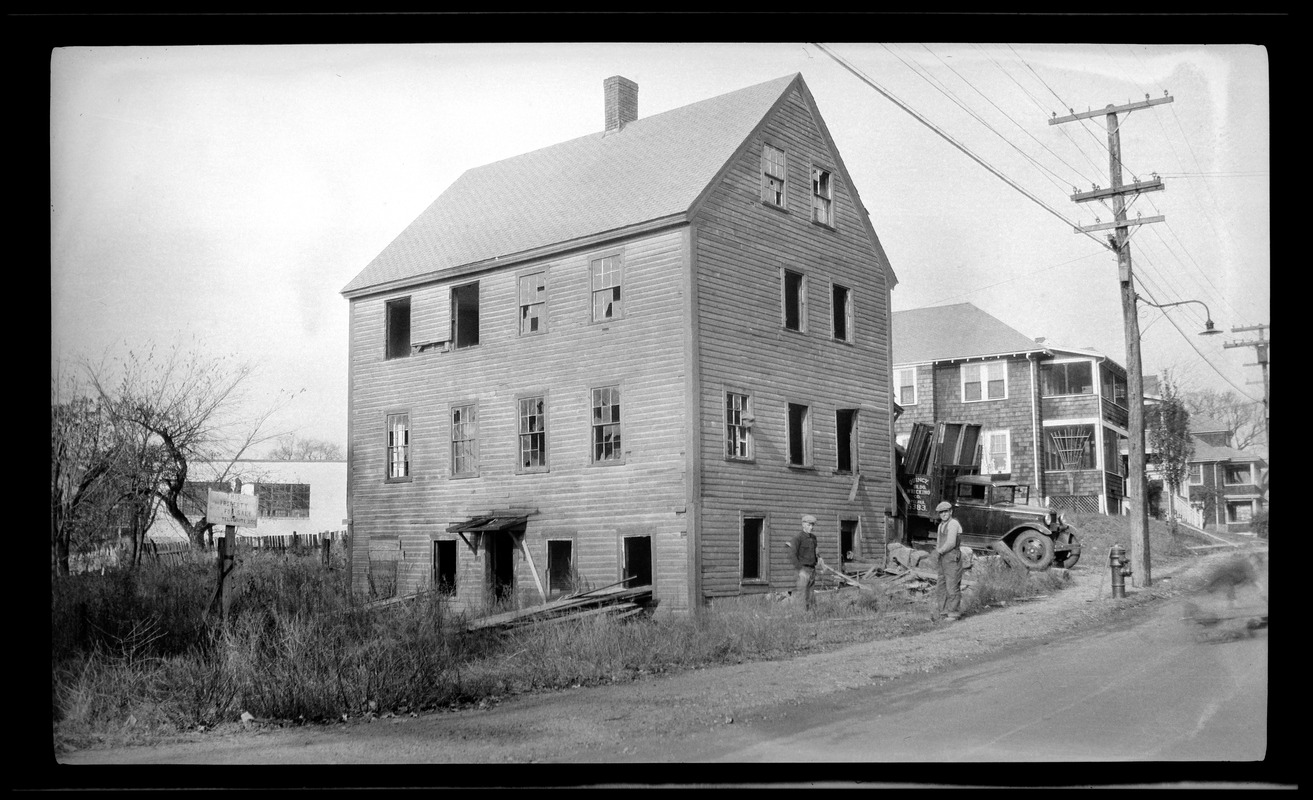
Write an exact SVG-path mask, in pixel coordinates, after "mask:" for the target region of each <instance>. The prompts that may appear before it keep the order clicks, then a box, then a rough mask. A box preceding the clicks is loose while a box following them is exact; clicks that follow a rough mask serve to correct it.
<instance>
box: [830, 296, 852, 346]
mask: <svg viewBox="0 0 1313 800" xmlns="http://www.w3.org/2000/svg"><path fill="white" fill-rule="evenodd" d="M832 294H833V298H832V300H833V302H832V303H831V309H832V313H833V314H834V338H835V339H837V340H838V341H841V342H847V341H849V340H850V339H851V338H852V329H853V304H852V292H850V291H848V287H846V286H839V285H838V284H835V285H834V291H833V293H832Z"/></svg>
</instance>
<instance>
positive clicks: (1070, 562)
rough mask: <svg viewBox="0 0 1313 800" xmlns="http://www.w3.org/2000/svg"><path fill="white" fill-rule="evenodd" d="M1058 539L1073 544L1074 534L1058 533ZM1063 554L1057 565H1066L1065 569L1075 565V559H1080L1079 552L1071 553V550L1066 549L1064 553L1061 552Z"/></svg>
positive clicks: (1074, 540) (1074, 541)
mask: <svg viewBox="0 0 1313 800" xmlns="http://www.w3.org/2000/svg"><path fill="white" fill-rule="evenodd" d="M1058 541H1060V542H1062V543H1063V544H1075V543H1076V534H1074V533H1060V534H1058ZM1063 556H1064V558H1063V560H1062V562H1061V563H1059V564H1058V566H1059V567H1066V568H1067V569H1071V568H1072V567H1074V566H1076V562H1077V561H1080V553H1077V554H1075V555H1072V554H1071V551H1067V552H1066V553H1064V554H1063Z"/></svg>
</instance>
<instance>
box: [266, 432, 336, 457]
mask: <svg viewBox="0 0 1313 800" xmlns="http://www.w3.org/2000/svg"><path fill="white" fill-rule="evenodd" d="M269 458H271V459H273V460H274V461H341V460H342V458H343V456H342V446H341V445H339V444H338V443H337V442H330V441H328V440H326V439H302V438H301V437H299V436H297V435H296V434H294V433H293V434H289V435H287V436H282V437H279V439H278V445H277V446H276V447H274V449H273V450H271V451H269Z"/></svg>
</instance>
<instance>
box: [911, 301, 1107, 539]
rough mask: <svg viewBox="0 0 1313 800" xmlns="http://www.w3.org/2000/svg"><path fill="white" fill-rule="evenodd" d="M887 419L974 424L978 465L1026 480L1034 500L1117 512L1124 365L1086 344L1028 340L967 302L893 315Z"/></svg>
mask: <svg viewBox="0 0 1313 800" xmlns="http://www.w3.org/2000/svg"><path fill="white" fill-rule="evenodd" d="M893 336H894V338H893V366H894V398H895V400H896V402H897V403H898V405H899V406H900V407H901V409H902V412H901V414H900V415H899V416H898V417H897V419H896V421H895V423H894V431H895V435H896V437H897V441H898V443H899V444H900V445H902V444H905V443H906V441H907V437H908V436H909V435H910V433H911V429H912V424H913V423H917V422H921V423H926V424H934V423H937V422H966V423H975V424H979V425H981V438H980V442H981V443H980V447H979V450H980V452H979V455H978V457H979V460H980V465H981V473H982V474H986V475H992V476H994V477H996V478H1002V479H1008V480H1014V481H1017V482H1019V483H1023V484H1028V485H1029V486H1030V487H1031V501H1032V502H1039V503H1040V504H1042V505H1047V506H1050V507H1054V508H1059V509H1063V510H1071V511H1077V512H1081V513H1104V514H1118V513H1122V511H1123V507H1124V504H1125V496H1126V491H1125V474H1126V468H1125V460H1124V459H1123V457H1122V455H1121V453H1122V451H1123V450H1124V447H1123V442H1124V440H1125V439H1126V438H1127V436H1128V431H1127V423H1128V419H1129V412H1128V409H1127V402H1128V401H1127V397H1126V370H1125V368H1123V367H1122V366H1121V365H1120V364H1118V363H1116V362H1115V361H1113V360H1112V359H1110V358H1108V357H1107V356H1104V355H1102V354H1100V353H1097V352H1095V351H1093V350H1089V349H1084V348H1070V347H1060V346H1057V345H1053V344H1049V343H1046V342H1045V341H1044V340H1043V339H1033V338H1031V337H1028V336H1026V335H1025V334H1023V333H1021V332H1020V331H1017V330H1016V329H1014V328H1012V327H1010V326H1008V325H1006V324H1004V323H1003V322H1002V321H1000V320H999V319H997V318H996V317H993V316H991V315H989V314H987V313H985V312H984V311H982V310H980V309H979V308H977V307H976V306H974V305H972V304H971V303H957V304H954V305H946V306H934V307H929V308H918V309H912V310H909V311H899V312H895V313H894V315H893Z"/></svg>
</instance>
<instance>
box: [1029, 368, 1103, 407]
mask: <svg viewBox="0 0 1313 800" xmlns="http://www.w3.org/2000/svg"><path fill="white" fill-rule="evenodd" d="M1047 363H1048V364H1050V365H1053V366H1057V365H1059V364H1081V363H1084V364H1089V365H1090V376H1091V377H1090V380H1091V381H1092V383H1091V384H1090V393H1089V394H1082V393H1080V392H1068V393H1067V394H1044V375H1043V369H1044V365H1041V366H1040V397H1043V398H1045V399H1048V398H1050V397H1102V396H1103V382H1102V381H1101V380H1100V379H1101V378H1102V377H1103V376H1102V374H1100V370H1099V367H1100V366H1101V365H1100V364H1099V363H1098V362H1097V361H1093V360H1091V359H1088V358H1055V359H1052V360H1050V361H1048V362H1047ZM1108 399H1109V400H1110V401H1111V400H1112V398H1108Z"/></svg>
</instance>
